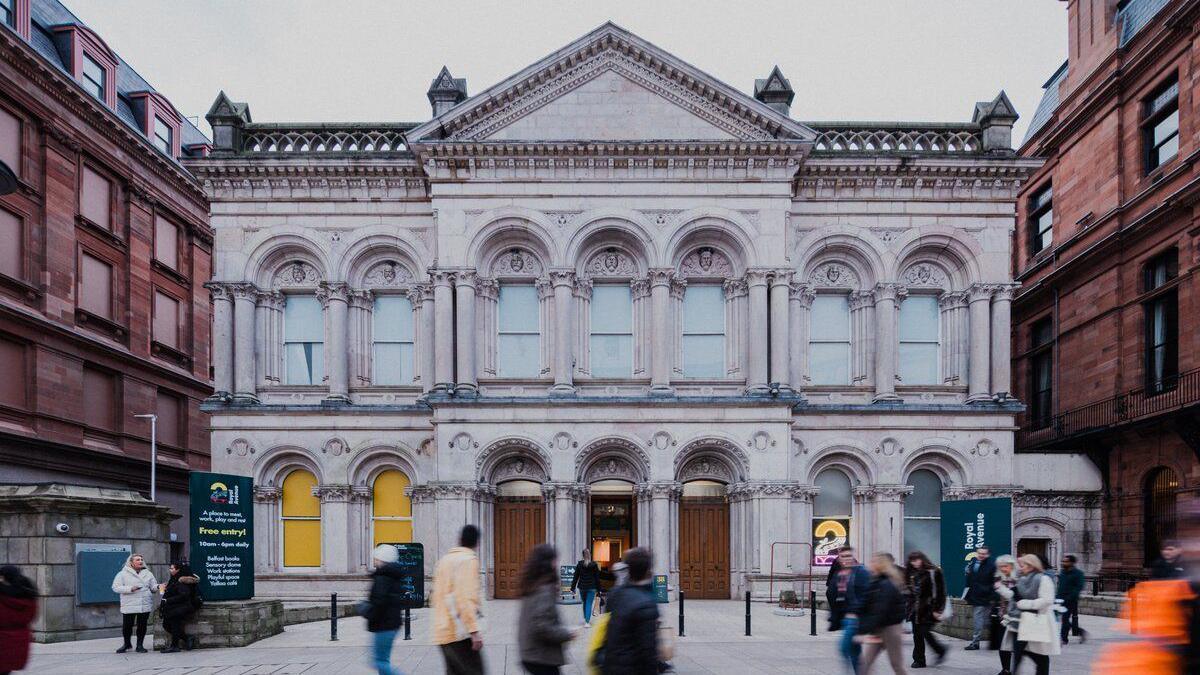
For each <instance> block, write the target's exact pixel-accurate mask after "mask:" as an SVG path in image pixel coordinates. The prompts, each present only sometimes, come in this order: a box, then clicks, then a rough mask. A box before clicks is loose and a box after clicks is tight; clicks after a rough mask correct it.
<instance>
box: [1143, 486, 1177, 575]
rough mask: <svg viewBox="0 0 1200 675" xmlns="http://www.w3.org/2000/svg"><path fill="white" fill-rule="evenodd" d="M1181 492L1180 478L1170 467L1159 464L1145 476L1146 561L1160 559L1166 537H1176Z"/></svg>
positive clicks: (1150, 561) (1146, 562) (1144, 529)
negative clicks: (1177, 503) (1176, 512)
mask: <svg viewBox="0 0 1200 675" xmlns="http://www.w3.org/2000/svg"><path fill="white" fill-rule="evenodd" d="M1178 492H1179V478H1178V476H1176V475H1175V472H1174V471H1172V470H1171V469H1169V468H1168V467H1165V466H1160V467H1158V468H1157V469H1154V470H1152V471H1151V472H1150V473H1149V474H1148V475H1147V476H1146V489H1145V490H1144V491H1143V492H1142V495H1143V497H1142V499H1143V502H1142V514H1143V519H1144V521H1145V526H1144V528H1143V530H1142V531H1143V532H1145V533H1146V534H1145V548H1146V550H1145V564H1146V565H1150V564H1152V563H1153V562H1154V561H1155V560H1157V559H1158V556H1159V555H1160V551H1161V550H1162V546H1163V543H1164V542H1165V541H1167V540H1168V539H1173V538H1174V537H1175V522H1176V518H1175V506H1176V504H1175V502H1176V493H1178Z"/></svg>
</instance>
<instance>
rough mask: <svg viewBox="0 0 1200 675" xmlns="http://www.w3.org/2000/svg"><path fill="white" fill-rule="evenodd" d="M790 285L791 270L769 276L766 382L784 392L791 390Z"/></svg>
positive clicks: (779, 271) (780, 271)
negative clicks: (769, 347) (769, 354)
mask: <svg viewBox="0 0 1200 675" xmlns="http://www.w3.org/2000/svg"><path fill="white" fill-rule="evenodd" d="M791 285H792V271H791V270H775V272H774V273H773V274H772V275H771V374H770V377H769V379H768V381H769V382H771V383H772V384H777V385H778V386H779V389H780V391H786V392H790V391H791V390H792V389H793V387H792V368H791V360H792V350H793V345H792V335H791V328H792V325H791V324H792V320H791V317H790V316H789V309H790V307H789V303H790V302H791V299H790V297H789V296H790V295H791Z"/></svg>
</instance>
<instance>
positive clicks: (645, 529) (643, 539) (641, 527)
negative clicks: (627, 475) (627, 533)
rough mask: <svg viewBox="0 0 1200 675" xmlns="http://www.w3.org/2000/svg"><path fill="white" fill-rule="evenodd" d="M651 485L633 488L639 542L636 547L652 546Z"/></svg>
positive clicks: (645, 484) (642, 484)
mask: <svg viewBox="0 0 1200 675" xmlns="http://www.w3.org/2000/svg"><path fill="white" fill-rule="evenodd" d="M652 493H653V490H651V489H650V484H649V483H640V484H638V485H635V486H634V488H633V499H634V501H636V502H637V531H638V536H637V541H635V542H633V543H634V545H635V546H650V495H651V494H652Z"/></svg>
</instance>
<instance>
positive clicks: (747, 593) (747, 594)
mask: <svg viewBox="0 0 1200 675" xmlns="http://www.w3.org/2000/svg"><path fill="white" fill-rule="evenodd" d="M746 637H750V591H746Z"/></svg>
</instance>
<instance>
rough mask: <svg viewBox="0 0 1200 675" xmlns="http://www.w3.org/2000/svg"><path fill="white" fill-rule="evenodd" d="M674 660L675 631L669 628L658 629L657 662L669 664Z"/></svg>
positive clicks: (660, 627) (661, 627)
mask: <svg viewBox="0 0 1200 675" xmlns="http://www.w3.org/2000/svg"><path fill="white" fill-rule="evenodd" d="M673 658H675V631H674V630H672V629H671V627H670V626H659V627H658V660H659V661H660V662H662V663H669V662H670V661H671V659H673Z"/></svg>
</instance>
